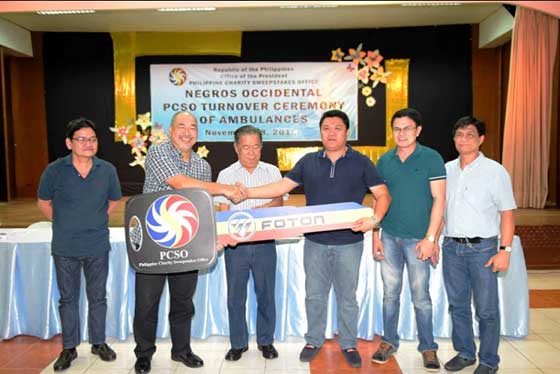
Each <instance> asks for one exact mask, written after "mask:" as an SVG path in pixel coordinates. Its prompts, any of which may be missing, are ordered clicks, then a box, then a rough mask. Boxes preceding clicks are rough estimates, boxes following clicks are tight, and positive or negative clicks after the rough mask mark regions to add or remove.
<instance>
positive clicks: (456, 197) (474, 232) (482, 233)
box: [443, 152, 517, 238]
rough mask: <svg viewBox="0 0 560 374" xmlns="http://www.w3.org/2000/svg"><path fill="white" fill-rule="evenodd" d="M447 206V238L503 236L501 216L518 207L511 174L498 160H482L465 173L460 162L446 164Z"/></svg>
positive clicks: (444, 232)
mask: <svg viewBox="0 0 560 374" xmlns="http://www.w3.org/2000/svg"><path fill="white" fill-rule="evenodd" d="M445 168H446V169H447V191H446V195H447V204H446V207H445V227H444V229H443V234H444V235H445V236H451V237H457V238H474V237H477V236H478V237H481V238H490V237H493V236H497V235H499V234H500V212H502V211H507V210H513V209H515V208H516V207H517V206H516V204H515V198H514V196H513V190H512V187H511V180H510V177H509V174H508V172H507V170H506V169H505V168H504V167H503V166H502V165H500V164H499V163H497V162H496V161H494V160H491V159H489V158H486V157H484V155H483V154H482V152H480V153H479V155H478V157H477V158H476V159H475V160H474V161H473V162H471V163H470V164H468V165H467V166H465V168H464V169H463V170H461V164H460V162H459V158H457V159H455V160H452V161H449V162H448V163H447V164H445Z"/></svg>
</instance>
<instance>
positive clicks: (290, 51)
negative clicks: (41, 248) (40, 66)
mask: <svg viewBox="0 0 560 374" xmlns="http://www.w3.org/2000/svg"><path fill="white" fill-rule="evenodd" d="M470 33H471V31H470V26H468V25H462V26H442V27H414V28H398V29H375V30H373V29H367V30H336V31H333V30H329V31H290V32H248V33H244V34H243V42H242V56H241V58H235V57H221V59H220V60H217V59H216V58H214V57H209V56H180V57H161V58H152V57H150V58H139V59H137V65H136V67H137V74H136V77H137V87H136V89H137V90H136V96H137V113H144V112H147V111H149V110H150V108H149V83H147V80H148V76H147V74H146V73H144V72H145V71H146V70H147V66H148V64H149V63H153V62H156V61H157V62H186V63H188V62H211V61H222V62H225V61H247V62H254V61H271V62H280V61H329V60H330V57H331V51H332V50H334V49H337V48H339V47H340V48H341V49H343V50H345V51H347V50H348V48H356V47H357V46H358V44H360V43H363V46H364V47H363V48H364V49H366V50H374V49H377V48H379V49H380V51H381V54H382V55H383V56H384V57H385V59H390V58H410V59H411V62H410V82H409V84H410V92H409V104H410V106H412V107H415V108H417V109H419V110H420V111H421V112H422V113H423V114H424V120H425V126H424V129H423V132H422V135H421V137H420V141H421V142H422V143H424V144H426V145H428V146H430V147H433V148H436V149H437V150H438V151H440V152H441V153H442V155H443V157H444V158H445V159H446V160H448V159H451V158H453V157H455V156H456V153H455V150H454V147H453V143H452V139H451V132H450V126H451V125H452V124H453V123H454V121H455V120H456V119H457V118H459V117H460V116H463V115H466V114H469V113H470V112H471V107H472V102H471V94H472V93H471V75H470V58H471V46H470ZM44 49H45V85H46V88H47V93H48V94H47V99H46V100H47V108H48V110H47V123H48V129H49V148H50V150H51V151H50V154H49V156H50V159H51V160H52V159H54V158H56V157H60V156H62V155H64V154H65V153H66V150H65V148H64V146H63V142H62V138H63V128H61V126H62V125H63V124H64V123H66V122H68V120H70V119H72V118H75V117H76V116H79V115H83V116H86V117H89V118H91V119H92V120H93V121H94V122H96V123H97V124H98V125H99V128H100V131H99V134H98V135H99V137H100V141H101V143H100V156H101V157H102V158H105V159H107V160H109V161H110V162H112V163H114V164H115V165H116V167H117V170H118V172H119V177H120V178H121V183H122V185H123V191H124V193H125V194H134V193H138V192H139V191H140V187H141V185H142V182H143V171H142V170H141V169H139V168H131V167H129V166H128V163H129V162H131V161H132V158H131V157H130V150H129V148H128V147H126V146H124V145H122V144H117V143H114V142H113V140H112V138H113V134H112V133H110V132H109V130H108V127H109V126H112V125H113V121H114V114H113V112H114V107H113V99H112V95H113V71H112V68H113V65H112V63H113V62H112V45H111V40H110V37H109V35H108V34H72V33H47V34H45V38H44ZM378 88H380V89H377V91H376V99H377V100H378V104H377V105H376V106H375V107H374V109H373V110H371V109H366V108H365V104H363V99H362V100H359V101H358V102H359V106H361V107H360V108H359V110H360V120H359V122H360V125H359V140H358V141H357V142H353V144H358V145H375V144H376V142H379V141H381V142H382V141H383V139H384V135H383V128H384V123H385V111H384V100H385V95H384V90H383V88H382V86H381V85H380V86H378ZM379 128H381V129H382V132H381V134H382V135H381V138H380V137H379V135H378V134H379V131H378V130H379ZM373 130H376V131H373ZM309 145H317V143H309V142H307V143H300V142H293V143H290V142H285V143H266V144H265V147H264V150H263V160H264V161H267V162H271V163H276V162H277V160H276V152H275V147H280V146H282V147H286V146H300V147H302V146H309ZM206 146H207V147H208V148H209V149H210V151H211V153H210V155H209V157H208V161H209V162H210V164H211V165H212V169H213V173H214V178H215V177H216V176H217V173H218V171H219V170H221V169H222V168H224V167H226V166H227V165H229V164H230V163H232V162H233V161H235V153H234V151H233V147H232V145H231V144H229V143H211V144H206Z"/></svg>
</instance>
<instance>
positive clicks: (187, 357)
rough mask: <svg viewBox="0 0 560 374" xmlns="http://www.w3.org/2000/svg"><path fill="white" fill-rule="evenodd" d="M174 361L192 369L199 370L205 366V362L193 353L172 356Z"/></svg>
mask: <svg viewBox="0 0 560 374" xmlns="http://www.w3.org/2000/svg"><path fill="white" fill-rule="evenodd" d="M171 359H172V360H173V361H178V362H182V363H183V364H185V365H186V366H188V367H190V368H199V367H202V366H203V365H204V361H202V359H201V358H200V357H198V356H197V355H195V354H194V353H192V352H189V353H185V354H183V355H171Z"/></svg>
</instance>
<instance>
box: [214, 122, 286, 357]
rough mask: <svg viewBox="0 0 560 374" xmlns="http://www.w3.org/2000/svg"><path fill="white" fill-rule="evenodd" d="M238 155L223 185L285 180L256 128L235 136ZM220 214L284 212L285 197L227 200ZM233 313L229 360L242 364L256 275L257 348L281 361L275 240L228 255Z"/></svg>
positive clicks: (241, 246)
mask: <svg viewBox="0 0 560 374" xmlns="http://www.w3.org/2000/svg"><path fill="white" fill-rule="evenodd" d="M234 138H235V143H234V145H233V146H234V149H235V153H237V157H238V161H237V162H235V163H233V164H232V165H230V166H228V167H227V168H225V169H224V170H222V171H220V173H219V175H218V181H217V182H218V183H222V184H231V185H235V184H237V183H241V184H243V185H244V186H246V187H257V186H262V185H264V184H269V183H273V182H277V181H279V180H281V179H282V175H281V174H280V170H278V168H277V167H276V166H274V165H271V164H268V163H266V162H263V161H261V160H260V159H261V149H262V134H261V131H260V130H259V129H258V128H256V127H254V126H250V125H248V126H243V127H240V128H238V129H237V130H235V134H234ZM214 201H215V202H217V203H219V204H220V210H244V209H253V208H264V207H275V206H282V197H281V196H280V197H276V198H273V199H247V200H245V201H243V202H240V203H239V204H234V203H232V202H231V201H230V200H228V199H227V198H225V197H223V198H222V197H221V196H217V197H216V198H215V200H214ZM225 263H226V279H227V287H228V289H227V307H228V315H229V339H230V342H231V349H230V350H229V351H228V352H227V354H226V357H225V358H226V360H228V361H237V360H239V359H240V358H241V355H242V354H243V352H245V351H247V349H248V348H249V347H248V344H249V334H248V331H247V322H246V320H245V316H246V311H245V304H246V303H247V282H248V281H249V273H252V274H253V281H254V285H255V294H256V295H257V304H258V309H257V344H258V349H259V350H260V351H261V352H262V355H263V357H264V358H267V359H273V358H276V357H278V352H277V351H276V349H275V348H274V345H273V344H272V343H273V342H274V328H275V326H276V304H275V300H274V284H275V278H276V244H275V242H274V240H268V241H261V242H254V243H242V244H238V245H237V246H235V247H228V248H226V250H225Z"/></svg>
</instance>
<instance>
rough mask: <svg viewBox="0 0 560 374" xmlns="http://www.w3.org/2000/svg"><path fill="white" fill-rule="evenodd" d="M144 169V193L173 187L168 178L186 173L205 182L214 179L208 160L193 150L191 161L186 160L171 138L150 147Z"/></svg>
mask: <svg viewBox="0 0 560 374" xmlns="http://www.w3.org/2000/svg"><path fill="white" fill-rule="evenodd" d="M144 170H145V172H146V178H145V180H144V190H143V192H144V193H150V192H159V191H165V190H171V189H173V187H171V186H170V185H169V184H167V180H168V179H169V178H171V177H174V176H177V175H186V176H188V177H191V178H195V179H199V180H202V181H205V182H211V181H212V170H211V169H210V164H208V162H207V161H206V160H203V159H202V158H200V156H199V155H197V154H196V153H195V152H193V151H191V156H190V159H189V161H184V160H183V155H182V154H181V152H180V151H179V150H178V149H177V148H175V146H174V145H173V144H172V143H171V141H170V140H168V141H166V142H163V143H161V144H154V145H152V146H151V147H150V148H149V150H148V154H147V155H146V161H145V162H144Z"/></svg>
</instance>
